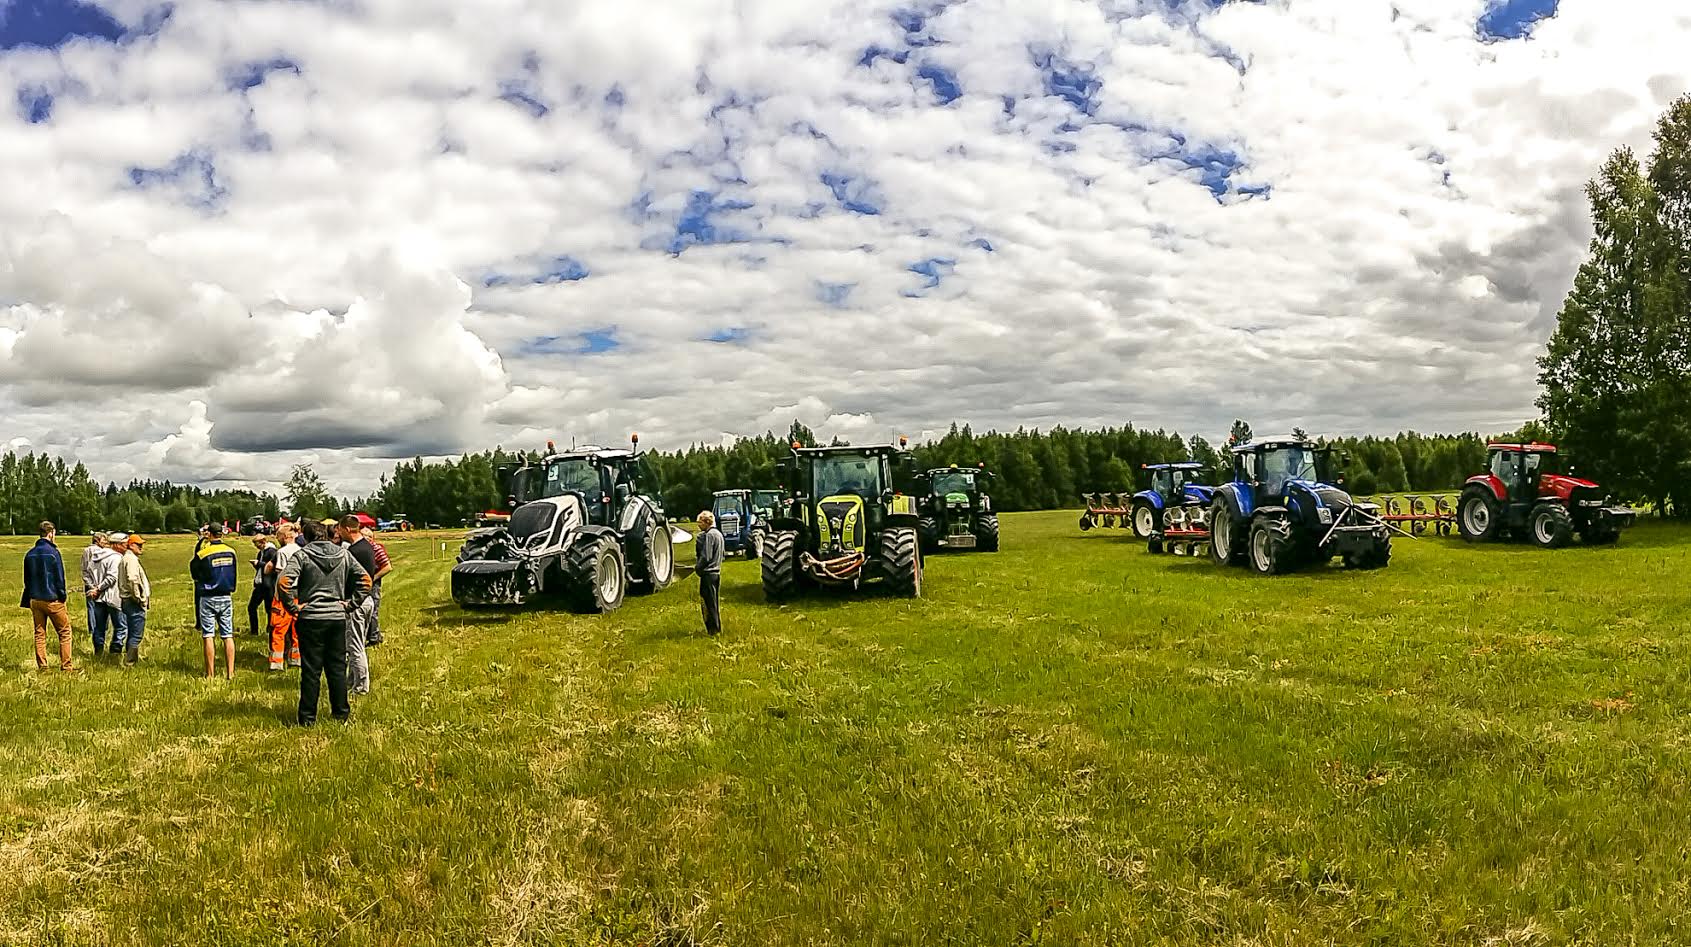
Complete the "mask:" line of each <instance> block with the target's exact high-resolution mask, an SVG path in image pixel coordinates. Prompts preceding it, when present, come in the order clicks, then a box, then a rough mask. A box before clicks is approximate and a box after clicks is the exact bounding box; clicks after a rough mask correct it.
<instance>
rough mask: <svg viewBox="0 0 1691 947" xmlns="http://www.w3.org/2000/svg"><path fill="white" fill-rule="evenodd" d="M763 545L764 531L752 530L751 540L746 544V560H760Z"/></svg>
mask: <svg viewBox="0 0 1691 947" xmlns="http://www.w3.org/2000/svg"><path fill="white" fill-rule="evenodd" d="M763 543H764V531H763V530H761V529H754V530H752V535H751V538H750V539H748V540H747V542H746V558H747V559H760V560H761V559H762V558H763Z"/></svg>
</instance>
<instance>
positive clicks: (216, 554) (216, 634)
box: [188, 523, 239, 680]
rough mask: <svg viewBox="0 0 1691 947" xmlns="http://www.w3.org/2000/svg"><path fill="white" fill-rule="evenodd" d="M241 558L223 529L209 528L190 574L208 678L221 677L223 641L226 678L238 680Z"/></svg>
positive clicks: (218, 527)
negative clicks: (219, 662) (219, 655)
mask: <svg viewBox="0 0 1691 947" xmlns="http://www.w3.org/2000/svg"><path fill="white" fill-rule="evenodd" d="M237 561H238V557H237V556H236V555H235V550H233V549H230V548H229V547H228V546H227V545H225V544H224V542H223V527H221V526H219V525H217V524H216V523H213V524H211V525H210V526H208V527H206V538H205V541H204V542H202V543H200V544H199V546H198V548H196V549H195V550H194V560H193V562H192V563H191V564H190V565H189V569H188V571H189V572H190V573H191V574H192V575H193V578H194V617H195V619H196V620H197V621H198V623H199V626H200V637H201V638H202V639H204V640H205V651H206V677H208V678H211V677H216V676H217V642H216V641H215V640H214V639H216V638H222V639H223V657H224V675H223V676H224V677H225V678H227V679H229V680H234V679H235V600H234V595H235V585H236V584H237V582H238V581H239V570H238V568H237Z"/></svg>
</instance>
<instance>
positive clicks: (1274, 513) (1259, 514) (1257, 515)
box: [1251, 506, 1292, 519]
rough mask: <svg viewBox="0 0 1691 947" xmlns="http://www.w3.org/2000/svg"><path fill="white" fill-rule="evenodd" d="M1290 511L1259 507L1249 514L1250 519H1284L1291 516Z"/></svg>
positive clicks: (1282, 508)
mask: <svg viewBox="0 0 1691 947" xmlns="http://www.w3.org/2000/svg"><path fill="white" fill-rule="evenodd" d="M1291 512H1292V511H1291V510H1290V509H1288V508H1286V507H1283V506H1259V507H1257V508H1256V510H1255V511H1253V512H1252V513H1251V518H1252V519H1285V518H1286V517H1287V516H1289V515H1291Z"/></svg>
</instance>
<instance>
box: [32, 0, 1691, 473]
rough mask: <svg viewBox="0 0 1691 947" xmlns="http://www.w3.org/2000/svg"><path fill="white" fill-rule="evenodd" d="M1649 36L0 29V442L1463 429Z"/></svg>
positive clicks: (810, 27)
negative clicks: (955, 428)
mask: <svg viewBox="0 0 1691 947" xmlns="http://www.w3.org/2000/svg"><path fill="white" fill-rule="evenodd" d="M1688 48H1691V4H1686V3H1682V2H1679V0H1560V2H1558V0H1507V2H1499V0H1268V2H1247V0H1239V2H1230V3H1223V2H1216V0H908V2H905V0H901V2H897V3H888V2H882V0H845V2H836V0H802V2H801V0H563V2H560V0H475V2H466V0H321V2H301V0H175V2H173V3H169V4H162V3H158V2H154V0H97V2H87V3H82V2H74V0H0V412H3V415H0V416H3V417H4V419H5V421H4V424H3V426H0V441H5V442H8V443H10V444H12V445H14V446H19V447H27V448H30V449H34V450H47V451H51V452H54V453H59V454H63V455H65V456H67V457H76V458H80V459H82V460H84V461H85V462H87V463H88V464H89V466H90V467H91V468H92V469H93V470H94V472H95V474H96V475H97V476H100V477H103V478H108V479H119V480H122V479H126V478H127V477H129V476H132V475H153V476H165V477H169V478H172V479H176V480H184V481H197V482H221V481H233V482H253V483H260V484H262V483H264V482H266V481H274V480H277V479H279V478H280V477H281V476H282V475H283V474H284V473H285V470H286V468H287V465H288V464H290V463H294V462H300V461H312V462H315V463H317V465H318V467H319V469H320V470H321V471H322V472H323V473H325V474H326V475H327V476H328V477H329V479H330V481H331V485H332V486H335V487H337V488H338V489H340V490H342V491H344V492H352V491H355V490H362V489H365V488H367V487H368V486H369V485H370V484H371V483H373V482H374V480H375V479H376V477H377V476H378V475H379V474H380V473H381V472H382V471H385V470H387V469H389V468H390V467H391V466H392V463H393V458H395V457H408V456H410V455H413V454H418V453H421V454H426V455H433V454H440V453H447V452H456V451H459V450H462V449H467V448H468V449H478V448H484V447H491V446H493V445H494V444H504V445H506V446H534V445H537V444H538V443H540V442H541V441H542V440H544V439H545V438H546V437H556V438H558V439H560V440H568V439H570V438H572V437H574V438H579V439H581V440H583V441H586V440H600V441H617V442H620V441H621V440H623V439H624V438H625V436H626V432H628V431H631V430H638V431H640V432H641V434H642V440H643V442H644V443H645V444H647V445H649V446H654V447H666V448H668V447H676V446H681V445H684V444H686V443H689V442H693V441H707V442H719V441H721V440H722V439H724V438H725V437H732V436H734V435H738V434H749V433H758V432H761V431H763V430H766V429H770V428H776V429H784V428H785V426H786V424H787V422H788V420H790V419H791V418H793V417H795V416H796V417H801V418H803V419H805V420H806V421H807V422H809V423H810V424H811V425H812V426H813V427H815V428H817V429H818V431H819V432H825V433H840V434H843V435H845V436H847V437H852V438H855V439H858V440H862V441H870V440H884V439H888V438H891V437H892V436H893V435H895V434H896V433H899V432H904V433H909V434H911V435H914V436H918V437H920V436H921V435H923V434H924V433H927V432H930V431H932V432H937V431H942V430H943V429H944V427H945V426H946V425H947V424H949V422H951V421H952V420H953V419H956V420H960V421H969V422H972V423H973V424H974V425H975V426H976V427H977V428H980V429H985V428H988V427H999V428H1005V427H1014V426H1016V425H1018V424H1025V425H1028V426H1041V427H1048V426H1050V425H1052V424H1056V423H1062V424H1067V425H1071V426H1095V425H1100V424H1121V423H1125V422H1130V421H1131V422H1134V423H1138V424H1141V425H1147V424H1148V425H1152V426H1158V425H1166V426H1169V427H1173V428H1178V429H1179V430H1181V431H1182V432H1184V433H1188V434H1190V433H1202V434H1205V435H1206V436H1210V437H1212V438H1218V437H1220V436H1224V435H1225V432H1226V429H1227V425H1228V422H1229V421H1230V420H1231V419H1232V418H1233V417H1235V416H1241V417H1245V418H1247V419H1250V420H1251V421H1252V422H1253V424H1254V425H1255V426H1256V427H1257V428H1258V429H1259V430H1266V429H1270V428H1290V427H1292V426H1293V425H1301V426H1302V427H1305V428H1307V429H1309V430H1311V431H1322V432H1330V433H1360V432H1391V431H1396V430H1398V429H1401V428H1415V429H1419V430H1424V431H1448V430H1467V429H1480V430H1498V429H1504V428H1508V427H1513V426H1515V425H1516V424H1518V423H1520V422H1521V421H1522V420H1525V419H1526V418H1528V417H1530V416H1532V415H1533V414H1534V411H1533V408H1532V402H1533V398H1534V395H1535V383H1534V373H1535V367H1534V359H1535V357H1536V356H1537V355H1538V353H1539V351H1540V350H1541V348H1542V345H1543V342H1544V340H1545V338H1546V337H1547V336H1548V333H1549V331H1550V329H1551V327H1552V325H1553V320H1554V314H1555V311H1556V309H1557V307H1558V306H1559V304H1560V301H1561V298H1562V296H1563V294H1564V293H1565V292H1566V290H1567V287H1568V285H1569V282H1570V279H1571V277H1572V273H1573V270H1574V268H1575V267H1576V266H1577V265H1578V262H1579V260H1580V258H1581V255H1582V253H1583V250H1584V246H1585V243H1586V241H1587V239H1588V238H1589V232H1588V224H1587V222H1586V216H1585V207H1584V201H1583V197H1582V195H1581V188H1582V186H1583V183H1584V182H1585V180H1586V179H1588V178H1589V177H1590V176H1591V174H1592V173H1593V171H1594V170H1595V168H1596V167H1597V165H1598V164H1599V163H1600V162H1601V161H1602V159H1603V157H1604V156H1605V154H1606V153H1607V152H1608V151H1609V150H1610V149H1612V148H1614V147H1615V146H1617V145H1620V144H1631V145H1634V146H1635V147H1647V145H1648V140H1649V132H1650V129H1651V126H1652V123H1653V121H1654V119H1655V117H1656V115H1657V114H1658V113H1659V112H1660V111H1661V109H1662V108H1663V107H1664V105H1665V104H1666V103H1667V102H1669V101H1670V100H1671V99H1672V98H1673V97H1675V96H1677V95H1679V94H1683V93H1685V92H1686V91H1691V75H1688V72H1687V67H1686V62H1687V60H1686V58H1685V50H1686V49H1688Z"/></svg>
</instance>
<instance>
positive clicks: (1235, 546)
mask: <svg viewBox="0 0 1691 947" xmlns="http://www.w3.org/2000/svg"><path fill="white" fill-rule="evenodd" d="M1243 532H1245V529H1244V524H1242V523H1240V522H1239V521H1238V520H1236V519H1234V518H1233V514H1232V512H1231V511H1229V510H1228V509H1227V504H1225V503H1217V504H1216V505H1215V506H1214V507H1213V508H1211V510H1210V556H1211V557H1212V558H1214V559H1215V561H1216V562H1218V563H1220V564H1222V565H1224V566H1236V565H1239V564H1240V563H1242V562H1244V560H1245V544H1246V541H1247V539H1248V538H1249V537H1247V536H1242V535H1240V534H1241V533H1243Z"/></svg>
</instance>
